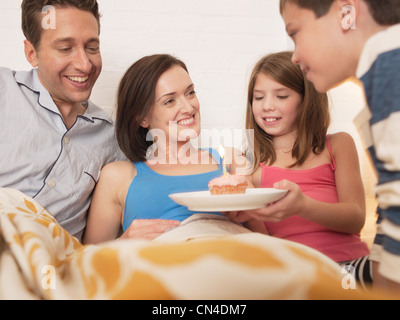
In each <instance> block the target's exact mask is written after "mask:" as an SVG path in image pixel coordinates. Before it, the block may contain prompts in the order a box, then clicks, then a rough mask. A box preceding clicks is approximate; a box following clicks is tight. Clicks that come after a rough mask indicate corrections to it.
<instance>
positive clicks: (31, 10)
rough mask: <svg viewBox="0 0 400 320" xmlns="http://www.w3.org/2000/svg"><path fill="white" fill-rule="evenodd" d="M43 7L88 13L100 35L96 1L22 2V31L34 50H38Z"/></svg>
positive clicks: (52, 0)
mask: <svg viewBox="0 0 400 320" xmlns="http://www.w3.org/2000/svg"><path fill="white" fill-rule="evenodd" d="M45 6H55V7H57V6H58V7H62V8H65V7H74V8H77V9H80V10H84V11H89V12H91V13H93V15H94V17H95V18H96V20H97V23H98V25H99V33H100V13H99V6H98V3H97V0H23V1H22V4H21V9H22V31H23V33H24V35H25V37H26V39H27V40H28V41H29V42H30V43H31V44H32V45H33V47H34V48H35V49H36V50H37V49H38V48H39V45H40V39H41V35H42V30H43V28H42V24H41V19H40V15H41V13H42V10H43V8H44V7H45Z"/></svg>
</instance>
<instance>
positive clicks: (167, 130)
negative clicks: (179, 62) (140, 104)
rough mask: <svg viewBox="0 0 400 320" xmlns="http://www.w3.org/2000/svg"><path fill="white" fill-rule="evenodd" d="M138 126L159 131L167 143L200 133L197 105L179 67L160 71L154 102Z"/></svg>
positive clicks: (186, 74) (187, 77) (183, 72)
mask: <svg viewBox="0 0 400 320" xmlns="http://www.w3.org/2000/svg"><path fill="white" fill-rule="evenodd" d="M141 125H142V127H144V128H148V129H149V130H152V129H157V130H158V133H156V134H157V135H159V134H160V132H162V133H163V134H164V135H165V136H164V137H165V138H166V140H165V142H166V143H167V144H168V143H170V142H172V143H174V144H175V143H179V141H187V140H190V139H192V138H194V137H197V136H198V135H199V134H200V104H199V100H198V99H197V96H196V92H195V91H194V85H193V83H192V80H191V79H190V76H189V74H188V73H187V72H186V71H185V70H184V69H183V68H182V67H180V66H174V67H172V68H170V69H169V70H167V71H166V72H164V73H163V74H162V75H161V76H160V78H159V79H158V81H157V84H156V89H155V99H154V102H153V105H152V106H151V109H150V111H149V113H148V114H147V116H146V117H145V119H144V120H143V121H142V122H141Z"/></svg>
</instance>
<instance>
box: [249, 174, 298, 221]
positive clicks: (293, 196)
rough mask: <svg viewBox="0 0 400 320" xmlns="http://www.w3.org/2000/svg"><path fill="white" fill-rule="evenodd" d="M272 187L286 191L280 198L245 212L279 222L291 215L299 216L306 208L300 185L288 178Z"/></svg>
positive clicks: (258, 217) (257, 217)
mask: <svg viewBox="0 0 400 320" xmlns="http://www.w3.org/2000/svg"><path fill="white" fill-rule="evenodd" d="M274 188H276V189H283V190H288V193H287V194H286V195H285V196H284V197H283V198H282V199H280V200H278V201H276V202H274V203H271V204H269V205H268V206H267V207H265V208H262V209H257V210H251V211H246V214H247V215H250V216H252V217H253V218H255V219H257V220H263V221H266V222H280V221H282V220H285V219H287V218H289V217H291V216H293V215H299V216H301V213H302V212H304V211H305V210H306V209H305V204H306V197H305V196H304V194H303V193H302V192H301V190H300V187H299V186H298V185H297V184H295V183H293V182H290V181H288V180H282V181H279V182H276V183H275V184H274Z"/></svg>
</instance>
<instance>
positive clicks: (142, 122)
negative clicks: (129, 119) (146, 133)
mask: <svg viewBox="0 0 400 320" xmlns="http://www.w3.org/2000/svg"><path fill="white" fill-rule="evenodd" d="M140 126H141V127H143V128H146V129H147V128H148V127H149V122H148V121H147V118H144V119H143V120H142V121H141V122H140Z"/></svg>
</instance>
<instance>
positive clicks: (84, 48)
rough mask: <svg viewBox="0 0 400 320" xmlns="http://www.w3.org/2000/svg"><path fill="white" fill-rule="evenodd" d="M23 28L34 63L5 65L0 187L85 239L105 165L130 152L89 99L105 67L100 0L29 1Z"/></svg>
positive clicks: (0, 74)
mask: <svg viewBox="0 0 400 320" xmlns="http://www.w3.org/2000/svg"><path fill="white" fill-rule="evenodd" d="M42 11H43V12H42ZM22 29H23V32H24V34H25V37H26V40H25V42H24V44H25V56H26V58H27V60H28V61H29V63H30V64H31V65H32V67H33V68H34V69H32V70H31V71H29V72H15V71H11V70H9V69H6V68H0V111H1V117H0V131H1V134H0V150H1V153H2V156H1V158H0V187H5V188H15V189H18V190H20V191H22V192H24V193H25V194H27V195H29V196H31V197H33V198H35V200H37V201H38V202H39V203H40V204H41V205H42V206H44V207H45V208H46V209H47V210H48V211H49V212H50V213H52V214H53V215H54V217H55V218H56V219H57V220H58V221H59V222H60V224H61V225H62V226H63V227H64V228H65V229H66V230H67V231H69V232H70V233H71V234H73V235H75V236H76V237H77V238H78V239H79V240H80V239H81V236H82V233H83V230H84V228H85V223H86V214H87V210H88V207H89V204H90V197H91V193H92V190H93V188H94V186H95V184H96V182H97V179H98V177H99V173H100V170H101V168H102V167H103V166H104V165H105V164H107V163H109V162H112V161H115V160H121V159H124V156H123V154H122V152H121V151H120V149H119V148H118V146H117V143H116V139H115V136H114V127H113V122H112V120H111V119H110V117H109V116H108V115H107V114H106V112H104V111H103V110H102V109H100V108H98V107H97V106H95V105H94V104H92V103H91V102H90V101H88V99H89V96H90V94H91V91H92V88H93V86H94V84H95V82H96V80H97V78H98V76H99V74H100V72H101V68H102V60H101V55H100V40H99V33H100V15H99V11H98V4H97V1H96V0H23V2H22Z"/></svg>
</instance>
